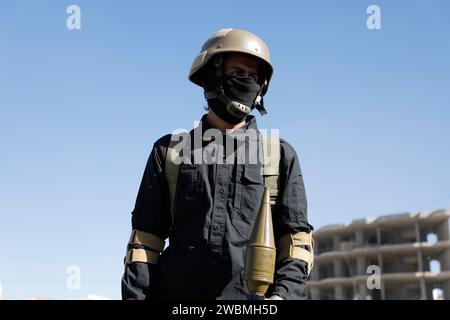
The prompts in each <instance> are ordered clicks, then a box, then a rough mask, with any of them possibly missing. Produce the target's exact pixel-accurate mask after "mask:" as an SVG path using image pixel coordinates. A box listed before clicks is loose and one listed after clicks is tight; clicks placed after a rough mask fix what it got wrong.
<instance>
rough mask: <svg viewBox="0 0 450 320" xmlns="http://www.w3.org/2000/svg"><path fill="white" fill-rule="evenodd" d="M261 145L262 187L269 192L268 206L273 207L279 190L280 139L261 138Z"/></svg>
mask: <svg viewBox="0 0 450 320" xmlns="http://www.w3.org/2000/svg"><path fill="white" fill-rule="evenodd" d="M262 143H263V176H264V186H265V187H266V188H268V189H269V191H270V204H271V205H274V204H275V203H276V202H277V199H278V190H279V188H280V159H281V151H280V137H279V136H276V135H274V136H263V140H262Z"/></svg>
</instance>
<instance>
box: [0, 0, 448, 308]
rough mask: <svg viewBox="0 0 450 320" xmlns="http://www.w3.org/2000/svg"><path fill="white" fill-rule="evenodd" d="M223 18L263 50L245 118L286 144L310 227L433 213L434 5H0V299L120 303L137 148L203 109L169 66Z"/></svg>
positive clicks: (186, 62)
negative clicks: (75, 22)
mask: <svg viewBox="0 0 450 320" xmlns="http://www.w3.org/2000/svg"><path fill="white" fill-rule="evenodd" d="M70 4H77V5H79V6H80V7H81V27H82V29H81V30H73V31H69V30H68V29H67V28H66V18H67V16H68V15H67V14H66V8H67V6H69V5H70ZM370 4H378V5H379V6H380V7H381V13H382V15H381V18H382V30H372V31H370V30H368V29H367V27H366V18H367V16H368V15H367V14H366V9H367V7H368V6H369V5H370ZM225 27H235V28H244V29H248V30H249V31H252V32H254V33H256V34H258V35H259V36H261V37H262V38H263V39H264V40H265V41H266V42H267V44H268V45H269V47H270V49H271V53H272V58H273V64H274V66H275V75H274V77H273V82H272V83H271V87H270V90H269V93H268V95H267V96H266V104H267V108H268V111H269V114H268V115H267V116H265V117H263V118H261V117H259V116H258V121H259V126H260V127H261V128H280V133H281V135H282V136H283V137H284V138H286V139H287V140H288V141H289V142H290V143H291V144H293V145H294V147H295V148H296V150H297V152H298V154H299V156H300V164H301V167H302V170H303V174H304V180H305V184H306V190H307V196H308V200H309V217H310V220H311V223H312V224H313V225H314V226H315V227H316V228H318V227H320V226H323V225H326V224H332V223H341V222H346V221H348V220H350V219H354V218H359V217H366V216H377V215H384V214H390V213H399V212H405V211H412V210H419V209H422V208H424V209H426V210H433V209H436V208H450V187H449V182H450V170H449V158H450V148H449V139H450V127H449V120H450V105H449V104H450V102H449V101H450V90H449V88H450V77H449V75H450V37H449V34H450V2H449V1H446V0H441V1H420V0H417V1H410V0H408V1H365V0H360V1H345V2H344V1H340V2H337V1H290V2H288V1H275V2H269V1H267V2H262V1H234V0H233V1H226V2H224V1H158V2H157V1H132V2H130V1H87V0H76V1H75V0H74V1H42V0H41V1H17V0H14V1H12V0H0V148H1V149H0V150H1V157H0V217H1V218H0V282H1V285H2V294H3V298H8V299H10V298H23V297H26V296H28V295H32V296H47V297H50V298H79V297H85V296H87V295H89V294H99V295H103V296H106V297H111V298H119V297H120V277H121V274H122V271H123V265H122V258H123V255H124V253H125V246H126V243H127V241H128V236H129V233H130V217H131V215H130V212H131V210H132V209H133V205H134V201H135V197H136V193H137V189H138V186H139V182H140V179H141V176H142V172H143V169H144V166H145V163H146V160H147V157H148V153H149V150H150V148H151V146H152V144H153V142H154V140H155V139H157V138H158V137H159V136H161V135H163V134H165V133H169V132H171V131H172V130H173V129H175V128H191V127H192V125H193V121H194V120H198V119H199V118H200V117H201V115H202V114H203V109H202V107H203V105H204V101H203V97H202V91H201V89H200V88H198V87H196V86H194V85H192V84H191V83H190V82H188V81H187V72H188V70H189V67H190V64H191V62H192V60H193V58H194V57H195V55H196V54H197V53H198V52H199V50H200V46H201V44H202V42H203V41H204V40H206V38H207V37H208V36H209V35H210V34H211V33H212V32H214V31H215V30H217V29H220V28H225ZM446 196H447V198H445V197H446ZM68 265H79V266H80V268H81V281H82V282H81V284H82V287H81V290H74V291H70V290H67V289H66V279H67V275H66V273H65V271H66V268H67V266H68Z"/></svg>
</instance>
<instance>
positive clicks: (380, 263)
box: [378, 253, 386, 300]
mask: <svg viewBox="0 0 450 320" xmlns="http://www.w3.org/2000/svg"><path fill="white" fill-rule="evenodd" d="M378 266H379V267H380V271H381V274H380V277H381V289H380V294H381V300H386V292H385V290H384V281H383V256H382V255H381V253H378Z"/></svg>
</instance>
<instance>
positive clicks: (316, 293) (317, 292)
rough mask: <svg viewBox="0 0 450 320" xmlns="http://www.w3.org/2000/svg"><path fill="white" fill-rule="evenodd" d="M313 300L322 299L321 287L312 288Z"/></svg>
mask: <svg viewBox="0 0 450 320" xmlns="http://www.w3.org/2000/svg"><path fill="white" fill-rule="evenodd" d="M309 292H310V295H311V300H320V289H319V288H317V287H314V288H311V289H310V291H309Z"/></svg>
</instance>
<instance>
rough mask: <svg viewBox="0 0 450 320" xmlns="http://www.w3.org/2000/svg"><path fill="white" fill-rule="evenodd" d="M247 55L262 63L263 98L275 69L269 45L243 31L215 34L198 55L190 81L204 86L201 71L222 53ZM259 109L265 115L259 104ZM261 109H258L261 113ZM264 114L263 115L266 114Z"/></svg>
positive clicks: (190, 73)
mask: <svg viewBox="0 0 450 320" xmlns="http://www.w3.org/2000/svg"><path fill="white" fill-rule="evenodd" d="M233 52H234V53H246V54H249V55H251V56H254V57H256V58H258V59H259V60H260V61H261V62H262V67H263V70H264V76H265V79H264V80H263V86H262V88H261V97H260V99H258V101H259V100H262V96H264V94H265V93H266V92H267V88H268V86H269V82H270V79H271V77H272V73H273V67H272V64H271V63H270V54H269V49H268V48H267V45H266V44H265V43H264V41H263V40H261V38H259V37H258V36H256V35H255V34H253V33H251V32H248V31H245V30H241V29H231V28H230V29H221V30H219V31H216V32H214V33H213V34H212V35H211V36H210V37H209V39H208V40H206V42H205V43H204V44H203V46H202V49H201V52H200V53H199V54H198V55H197V57H196V58H195V59H194V62H193V63H192V66H191V69H190V71H189V80H191V81H192V82H193V83H195V84H197V85H199V86H202V79H201V72H200V71H201V69H202V68H203V67H204V66H205V65H206V64H207V63H208V61H212V58H213V57H215V56H217V55H218V54H220V53H233ZM259 104H260V105H259V107H260V108H262V110H263V111H264V113H265V110H264V107H263V105H262V101H261V103H259ZM260 108H258V106H257V109H258V110H259V111H260V112H261V110H260ZM264 113H262V114H264Z"/></svg>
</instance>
